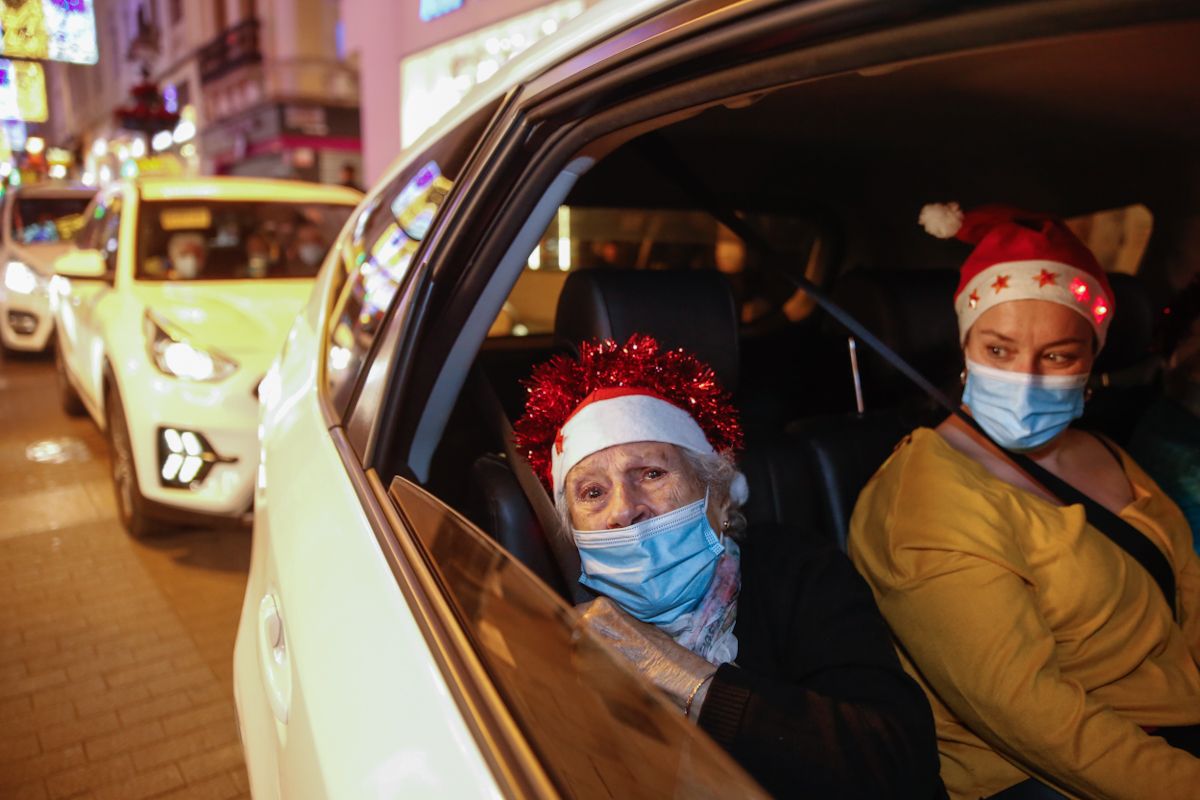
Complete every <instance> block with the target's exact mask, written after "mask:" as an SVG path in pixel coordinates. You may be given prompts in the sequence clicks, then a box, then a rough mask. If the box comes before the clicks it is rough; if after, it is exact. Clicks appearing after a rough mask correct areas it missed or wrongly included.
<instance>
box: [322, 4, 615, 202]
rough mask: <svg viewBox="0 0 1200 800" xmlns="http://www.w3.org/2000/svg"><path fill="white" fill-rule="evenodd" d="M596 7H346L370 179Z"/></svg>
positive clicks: (365, 167) (365, 169) (366, 174)
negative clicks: (536, 46) (479, 86)
mask: <svg viewBox="0 0 1200 800" xmlns="http://www.w3.org/2000/svg"><path fill="white" fill-rule="evenodd" d="M593 2H594V0H346V1H345V2H344V3H343V9H342V15H343V19H344V23H345V32H346V49H347V51H348V52H349V53H350V54H351V56H352V58H353V59H354V60H355V61H356V62H357V64H358V68H359V80H360V86H361V92H362V98H363V103H362V132H363V136H362V140H363V175H364V178H365V180H366V181H367V183H368V184H369V183H371V182H373V181H374V180H375V179H376V178H378V177H379V176H380V175H381V174H382V173H383V172H384V170H386V169H387V166H388V165H389V164H390V163H391V162H392V161H393V160H394V159H395V158H396V156H397V155H398V154H399V153H400V151H401V148H403V147H407V146H408V145H410V144H412V143H413V142H414V141H415V140H416V138H417V137H418V136H419V135H420V134H421V133H422V132H423V131H424V130H425V129H426V128H428V127H429V126H430V125H432V124H433V123H434V122H436V121H437V119H438V118H439V117H440V116H441V115H442V114H444V113H445V112H446V111H447V110H449V109H450V108H451V107H452V106H453V105H454V104H455V103H456V102H457V101H458V100H459V98H461V97H462V96H463V95H464V94H465V93H466V92H467V91H469V90H470V88H471V87H472V86H474V85H475V84H476V83H479V82H481V81H484V80H486V79H487V78H488V77H490V76H491V75H492V74H493V73H494V72H495V71H496V70H497V69H499V67H500V65H501V64H502V63H503V62H504V61H506V60H507V59H509V58H511V57H512V56H514V55H516V54H517V53H519V52H521V51H522V50H524V49H525V48H526V47H528V46H529V45H531V44H533V42H535V41H537V40H538V39H540V38H542V37H543V36H551V35H553V34H554V32H555V31H556V30H557V29H558V27H559V26H560V25H562V24H563V23H565V22H566V21H567V20H569V19H571V18H572V17H574V16H576V15H578V14H579V13H581V12H582V11H583V10H584V9H585V8H587V7H588V6H590V5H592V4H593Z"/></svg>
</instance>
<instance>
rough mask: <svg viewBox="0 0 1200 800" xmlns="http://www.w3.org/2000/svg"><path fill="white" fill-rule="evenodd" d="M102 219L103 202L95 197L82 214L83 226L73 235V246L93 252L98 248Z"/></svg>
mask: <svg viewBox="0 0 1200 800" xmlns="http://www.w3.org/2000/svg"><path fill="white" fill-rule="evenodd" d="M103 219H104V202H103V201H102V200H101V199H100V198H99V197H95V198H93V199H92V201H91V202H90V203H88V206H87V208H86V209H84V212H83V226H82V227H81V228H80V229H79V233H77V234H75V240H74V241H75V246H76V247H78V248H80V249H81V250H95V249H97V248H98V247H99V244H98V243H99V239H100V228H101V225H102V222H101V221H102V220H103Z"/></svg>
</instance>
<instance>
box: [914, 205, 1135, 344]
mask: <svg viewBox="0 0 1200 800" xmlns="http://www.w3.org/2000/svg"><path fill="white" fill-rule="evenodd" d="M918 221H919V222H920V224H921V226H922V227H924V228H925V230H926V231H927V232H929V233H931V234H933V235H934V236H936V237H938V238H939V239H949V238H950V237H952V236H953V237H956V238H958V239H960V240H962V241H964V242H967V243H968V244H973V245H975V249H974V250H973V251H972V252H971V255H970V256H968V257H967V260H966V261H965V262H964V263H963V265H962V277H961V279H960V280H959V283H958V290H957V291H956V292H955V293H954V310H955V312H956V313H957V314H958V335H959V340H960V341H962V340H964V339H966V337H967V331H968V330H970V329H971V326H972V325H974V324H975V320H977V319H979V317H980V316H981V315H982V314H983V312H985V311H987V310H988V309H989V308H991V307H992V306H997V305H1000V304H1001V303H1007V302H1010V301H1012V300H1048V301H1050V302H1052V303H1058V304H1060V305H1064V306H1066V307H1067V308H1069V309H1071V310H1072V311H1074V312H1076V313H1077V314H1079V315H1080V316H1082V317H1083V318H1084V319H1086V320H1087V321H1088V323H1090V324H1091V326H1092V330H1093V331H1094V332H1095V334H1096V341H1097V343H1098V345H1099V347H1103V346H1104V339H1105V337H1106V336H1107V334H1108V326H1109V323H1110V322H1111V321H1112V315H1113V295H1112V288H1111V287H1110V286H1109V285H1108V278H1107V277H1106V276H1105V275H1104V270H1103V269H1102V268H1101V267H1100V264H1099V262H1097V261H1096V257H1095V256H1094V255H1092V251H1091V250H1089V249H1088V248H1087V246H1086V245H1085V244H1084V243H1083V242H1081V241H1079V239H1078V238H1076V236H1075V234H1073V233H1071V230H1070V229H1069V228H1068V227H1067V226H1066V224H1065V223H1063V221H1062V220H1061V219H1059V218H1057V217H1054V216H1052V215H1050V214H1039V213H1035V212H1029V211H1022V210H1020V209H1016V208H1009V207H1007V206H983V207H981V208H976V209H972V210H971V211H966V212H964V211H963V210H962V209H961V208H959V206H958V203H945V204H941V203H937V204H931V205H927V206H925V207H924V208H922V209H921V216H920V218H919V220H918Z"/></svg>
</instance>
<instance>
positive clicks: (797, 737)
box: [700, 526, 945, 800]
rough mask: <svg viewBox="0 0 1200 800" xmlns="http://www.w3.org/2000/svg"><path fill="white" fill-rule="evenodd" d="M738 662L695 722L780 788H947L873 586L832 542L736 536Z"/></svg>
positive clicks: (928, 716) (780, 793) (724, 671)
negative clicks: (738, 556) (739, 553)
mask: <svg viewBox="0 0 1200 800" xmlns="http://www.w3.org/2000/svg"><path fill="white" fill-rule="evenodd" d="M734 633H735V634H736V635H737V638H738V656H737V660H736V666H735V665H733V664H725V665H723V666H721V667H720V669H718V670H717V674H716V676H715V678H714V679H713V683H712V686H711V688H710V689H709V692H708V696H707V698H706V699H705V702H704V705H703V707H702V708H701V710H700V726H701V727H702V728H703V729H704V730H705V731H707V732H708V734H709V735H710V736H712V738H713V739H715V740H716V741H717V742H718V743H720V744H721V745H722V746H723V747H724V748H725V749H726V750H728V751H729V753H730V754H731V755H732V756H733V757H734V758H735V759H737V761H738V762H739V763H740V764H741V765H742V766H743V767H744V768H745V769H746V771H747V772H749V773H750V774H751V775H752V776H753V777H754V778H755V779H756V780H757V781H758V782H759V783H760V784H762V786H763V787H764V788H765V789H767V791H769V792H771V793H772V794H774V795H775V796H777V797H814V798H860V797H861V798H888V797H897V798H899V797H903V798H920V800H930V798H937V797H944V796H945V789H944V788H943V787H942V784H941V781H940V779H939V778H938V755H937V742H936V738H935V734H934V727H933V714H932V713H931V711H930V709H929V703H928V701H927V700H926V699H925V695H924V693H923V692H922V691H921V688H920V687H919V686H918V685H917V684H916V683H915V682H914V681H913V680H912V679H911V678H909V677H908V675H907V674H905V672H904V670H903V668H902V667H901V666H900V662H899V659H898V658H897V657H896V652H895V650H894V649H893V646H892V640H891V634H890V632H889V630H888V627H887V624H886V623H885V622H884V621H883V618H882V617H881V616H880V614H879V610H878V609H877V608H876V607H875V601H874V599H873V598H872V597H871V590H870V589H869V588H868V587H867V584H866V582H864V581H863V579H862V578H861V577H860V576H859V574H858V573H857V572H856V571H855V570H854V567H853V565H851V563H850V560H849V559H848V558H846V556H845V555H844V554H843V553H842V552H841V551H839V550H837V549H836V548H834V547H833V545H832V544H830V545H825V544H819V543H816V542H814V541H813V539H812V537H811V536H805V535H804V534H802V533H801V532H799V531H795V530H790V529H787V528H780V527H766V526H762V527H755V528H752V529H751V531H750V532H749V534H748V535H747V540H746V543H745V544H744V545H742V589H741V594H740V595H739V597H738V616H737V624H736V626H735V628H734Z"/></svg>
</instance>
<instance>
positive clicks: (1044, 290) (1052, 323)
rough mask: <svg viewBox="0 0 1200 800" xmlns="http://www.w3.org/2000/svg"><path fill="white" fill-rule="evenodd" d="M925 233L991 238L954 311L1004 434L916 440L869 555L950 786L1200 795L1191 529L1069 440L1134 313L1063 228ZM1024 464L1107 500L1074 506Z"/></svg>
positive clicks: (863, 546)
mask: <svg viewBox="0 0 1200 800" xmlns="http://www.w3.org/2000/svg"><path fill="white" fill-rule="evenodd" d="M922 222H923V223H925V224H926V227H927V228H928V229H930V231H931V232H933V233H935V234H937V235H941V236H942V237H943V238H947V237H949V236H952V235H957V236H958V237H959V238H960V239H963V240H964V241H967V242H970V243H973V244H975V248H974V251H973V252H972V254H971V256H970V257H969V258H968V259H967V261H966V263H965V264H964V265H963V269H962V279H961V282H960V284H959V288H958V291H957V294H956V296H955V309H956V311H957V314H958V322H959V332H960V340H961V342H962V346H963V353H964V356H965V360H966V370H965V373H964V381H965V389H964V392H963V405H964V406H965V409H966V411H967V412H969V414H970V416H971V417H972V418H973V420H974V422H976V423H977V424H978V426H979V428H981V429H982V431H984V432H986V434H987V435H986V436H984V435H983V434H981V433H980V432H979V431H978V430H977V429H976V428H975V427H974V426H973V425H970V424H968V423H966V422H965V421H963V420H962V419H960V418H958V417H956V416H950V417H949V418H948V419H947V420H946V421H945V422H943V423H942V424H941V425H940V426H939V427H938V428H937V429H934V430H930V429H926V428H921V429H917V430H916V431H914V432H913V433H912V435H911V436H910V437H908V439H907V440H906V441H904V442H903V443H902V444H901V445H900V446H899V447H897V449H896V451H895V452H894V453H893V455H892V456H891V458H890V459H889V460H888V461H887V462H886V463H885V464H884V465H883V466H882V467H881V468H880V470H879V471H878V473H877V474H876V475H875V477H874V478H873V479H872V481H871V482H870V483H869V484H868V485H867V488H866V489H865V490H864V491H863V493H862V494H861V496H860V497H859V499H858V504H857V506H856V508H855V511H854V515H853V518H852V520H851V529H850V553H851V557H852V558H853V560H854V562H855V564H856V565H857V566H858V568H859V571H860V572H861V573H862V574H863V575H864V576H865V577H866V579H867V582H868V583H869V584H870V586H871V588H872V590H873V591H874V594H875V598H876V600H877V601H878V603H879V607H880V610H881V611H882V612H883V616H884V617H885V618H886V619H887V621H888V623H889V624H890V625H891V628H892V631H893V632H894V634H895V636H896V637H897V640H898V646H899V649H900V652H901V656H902V659H903V661H904V665H905V667H906V669H907V670H908V671H909V673H910V674H912V675H913V676H914V677H915V678H917V680H918V681H920V683H921V685H922V686H923V688H924V689H925V692H926V694H927V695H928V696H929V699H930V702H931V703H932V705H933V709H934V717H935V720H936V722H937V733H938V745H939V751H940V753H941V761H942V770H941V772H942V777H943V779H944V780H945V781H946V785H947V788H948V789H949V791H950V794H951V796H952V797H955V798H978V797H984V796H988V795H992V794H994V793H997V792H1000V791H1001V790H1006V789H1008V787H1014V786H1019V787H1020V788H1018V789H1016V790H1014V791H1015V792H1016V793H1015V794H1014V795H1013V796H1021V797H1043V796H1049V797H1059V796H1061V795H1059V794H1058V792H1060V791H1061V792H1063V793H1066V794H1068V795H1070V796H1074V797H1105V798H1150V797H1153V798H1156V799H1158V800H1166V799H1167V798H1185V797H1186V798H1194V797H1196V796H1197V792H1200V760H1198V759H1197V758H1196V756H1195V753H1197V752H1200V747H1198V741H1200V736H1198V734H1200V728H1197V727H1196V726H1197V723H1200V669H1197V657H1198V656H1200V562H1198V561H1197V558H1196V554H1195V552H1194V551H1193V550H1192V541H1191V534H1190V532H1189V530H1188V526H1187V523H1186V522H1185V521H1184V518H1183V516H1182V514H1181V513H1180V511H1179V509H1178V508H1177V507H1176V506H1175V504H1174V503H1172V502H1171V501H1170V500H1169V499H1168V498H1167V497H1166V496H1165V495H1164V494H1163V493H1162V491H1161V490H1160V489H1159V488H1158V486H1156V485H1155V484H1154V482H1153V481H1151V480H1150V479H1149V478H1148V477H1147V476H1146V474H1145V473H1144V472H1142V470H1141V469H1139V468H1138V466H1137V464H1135V463H1134V462H1133V461H1132V460H1131V459H1130V458H1129V456H1128V455H1126V454H1125V453H1123V452H1122V451H1121V450H1120V449H1119V448H1117V447H1116V446H1115V445H1113V444H1112V443H1110V442H1109V441H1107V440H1106V439H1104V438H1102V437H1100V436H1097V435H1093V434H1090V433H1086V432H1084V431H1081V430H1077V429H1075V428H1072V427H1070V423H1071V422H1072V421H1073V420H1075V419H1077V418H1078V417H1079V416H1080V415H1081V413H1082V411H1083V406H1084V402H1085V399H1086V390H1085V387H1086V383H1087V379H1088V373H1089V371H1090V369H1091V367H1092V362H1093V360H1094V358H1095V356H1096V353H1097V351H1099V349H1100V348H1101V347H1103V345H1104V339H1105V335H1106V334H1107V332H1108V327H1109V323H1110V321H1111V319H1112V316H1113V313H1114V309H1113V303H1112V294H1111V291H1110V289H1109V286H1108V281H1107V279H1106V278H1105V275H1104V272H1103V270H1102V269H1101V268H1100V266H1099V265H1098V264H1097V263H1096V260H1095V258H1094V257H1093V256H1092V254H1091V252H1090V251H1089V250H1088V249H1087V248H1086V247H1085V246H1084V245H1083V244H1082V243H1081V242H1080V241H1079V240H1078V239H1076V238H1075V237H1074V235H1072V233H1071V232H1070V231H1069V230H1068V229H1067V227H1066V226H1065V225H1064V224H1062V223H1061V222H1060V221H1058V220H1057V219H1054V218H1052V217H1048V216H1046V215H1041V214H1030V213H1027V212H1022V211H1017V210H1013V209H1004V208H995V207H993V208H984V209H979V210H977V211H974V212H971V213H967V214H963V213H962V212H961V211H960V210H959V209H958V207H957V205H953V206H941V207H927V209H926V211H924V212H923V213H922ZM1012 453H1023V454H1025V455H1026V456H1027V457H1028V458H1029V459H1032V461H1033V462H1035V463H1036V464H1037V465H1040V466H1041V467H1042V468H1044V469H1045V470H1047V471H1048V472H1049V473H1051V476H1052V477H1054V476H1056V477H1057V478H1058V479H1061V480H1062V481H1065V483H1066V484H1068V485H1069V486H1071V487H1074V488H1075V489H1077V490H1078V491H1080V492H1082V493H1083V494H1084V495H1086V496H1088V497H1090V498H1091V499H1092V500H1093V501H1095V503H1096V504H1098V507H1097V508H1093V509H1091V510H1089V511H1087V512H1086V513H1085V505H1082V504H1077V505H1064V504H1063V502H1061V499H1060V498H1059V497H1057V496H1056V495H1055V494H1054V493H1052V492H1051V491H1049V490H1048V489H1047V488H1046V487H1045V486H1043V485H1042V483H1038V482H1035V481H1034V480H1033V479H1032V478H1031V477H1030V475H1029V474H1028V472H1027V469H1026V468H1022V467H1020V466H1019V465H1018V464H1017V463H1016V461H1014V459H1013V457H1012V456H1011V455H1010V454H1012ZM1029 471H1036V467H1032V468H1029ZM1042 480H1043V482H1045V483H1050V482H1051V481H1050V480H1049V479H1046V478H1043V479H1042ZM1068 488H1069V487H1068ZM1059 491H1060V492H1062V493H1066V491H1067V489H1063V488H1062V487H1060V489H1059ZM1103 509H1107V510H1108V511H1109V512H1112V514H1111V515H1109V514H1105V513H1104V511H1103ZM1113 515H1115V516H1113ZM1128 526H1132V528H1129V527H1128ZM1118 528H1120V529H1122V530H1123V531H1124V533H1119V532H1118V531H1117V530H1116V529H1118ZM1110 535H1111V536H1116V537H1117V538H1118V539H1120V538H1121V537H1122V536H1126V535H1127V536H1132V539H1133V540H1134V541H1133V542H1132V543H1131V544H1130V545H1129V549H1128V550H1127V549H1126V546H1125V545H1118V544H1117V543H1116V540H1115V539H1114V538H1110ZM1143 540H1144V541H1143ZM1126 541H1127V540H1126ZM1147 541H1148V542H1149V543H1152V545H1153V546H1152V547H1150V548H1148V551H1142V550H1140V549H1139V544H1140V546H1141V547H1144V546H1145V544H1146V542H1147ZM1131 551H1137V552H1139V553H1140V557H1135V556H1133V555H1131V554H1130V553H1131ZM1162 557H1165V559H1166V562H1165V563H1162V562H1163V559H1162ZM1156 559H1157V561H1158V562H1160V563H1162V570H1161V572H1163V573H1165V574H1166V575H1167V576H1168V579H1167V580H1163V582H1162V583H1161V584H1160V582H1159V580H1156V579H1155V578H1154V577H1152V576H1151V573H1150V570H1149V569H1148V568H1147V567H1146V566H1143V562H1144V563H1146V564H1153V563H1154V562H1155V560H1156ZM1171 577H1173V581H1174V586H1175V589H1174V590H1173V591H1172V590H1171V589H1170V588H1169V587H1170V583H1171V581H1170V580H1169V578H1171ZM1160 586H1166V587H1168V588H1166V589H1163V588H1160ZM1168 593H1169V594H1170V595H1171V596H1168ZM1176 612H1177V614H1176ZM1031 777H1032V778H1035V779H1036V780H1037V782H1032V781H1029V780H1028V779H1030V778H1031ZM1047 785H1048V786H1049V787H1053V789H1047V788H1045V787H1046V786H1047ZM1005 796H1008V793H1007V792H1006V793H1005Z"/></svg>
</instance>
